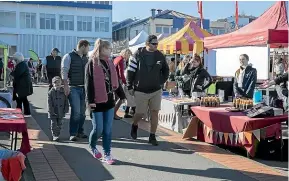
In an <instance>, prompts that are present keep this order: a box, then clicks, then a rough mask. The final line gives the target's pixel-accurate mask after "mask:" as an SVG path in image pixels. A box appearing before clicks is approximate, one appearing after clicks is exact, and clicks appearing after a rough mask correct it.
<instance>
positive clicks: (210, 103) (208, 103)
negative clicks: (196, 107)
mask: <svg viewBox="0 0 289 181" xmlns="http://www.w3.org/2000/svg"><path fill="white" fill-rule="evenodd" d="M200 106H205V107H219V106H220V98H219V97H216V96H214V97H201V101H200Z"/></svg>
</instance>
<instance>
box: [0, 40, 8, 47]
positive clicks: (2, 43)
mask: <svg viewBox="0 0 289 181" xmlns="http://www.w3.org/2000/svg"><path fill="white" fill-rule="evenodd" d="M0 48H8V44H7V43H5V42H3V41H1V40H0Z"/></svg>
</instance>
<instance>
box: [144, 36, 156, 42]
mask: <svg viewBox="0 0 289 181" xmlns="http://www.w3.org/2000/svg"><path fill="white" fill-rule="evenodd" d="M157 39H158V37H157V36H156V35H149V36H148V38H147V41H146V42H147V43H151V41H152V40H157Z"/></svg>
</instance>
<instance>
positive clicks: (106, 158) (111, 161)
mask: <svg viewBox="0 0 289 181" xmlns="http://www.w3.org/2000/svg"><path fill="white" fill-rule="evenodd" d="M102 162H104V163H107V164H109V165H113V164H114V163H115V160H114V159H113V158H112V156H111V155H106V156H104V158H103V159H102Z"/></svg>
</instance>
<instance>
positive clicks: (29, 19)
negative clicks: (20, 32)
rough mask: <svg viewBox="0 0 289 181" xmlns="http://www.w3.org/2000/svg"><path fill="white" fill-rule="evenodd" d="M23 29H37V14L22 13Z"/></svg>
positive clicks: (21, 24)
mask: <svg viewBox="0 0 289 181" xmlns="http://www.w3.org/2000/svg"><path fill="white" fill-rule="evenodd" d="M20 27H21V28H36V13H24V12H22V13H20Z"/></svg>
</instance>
